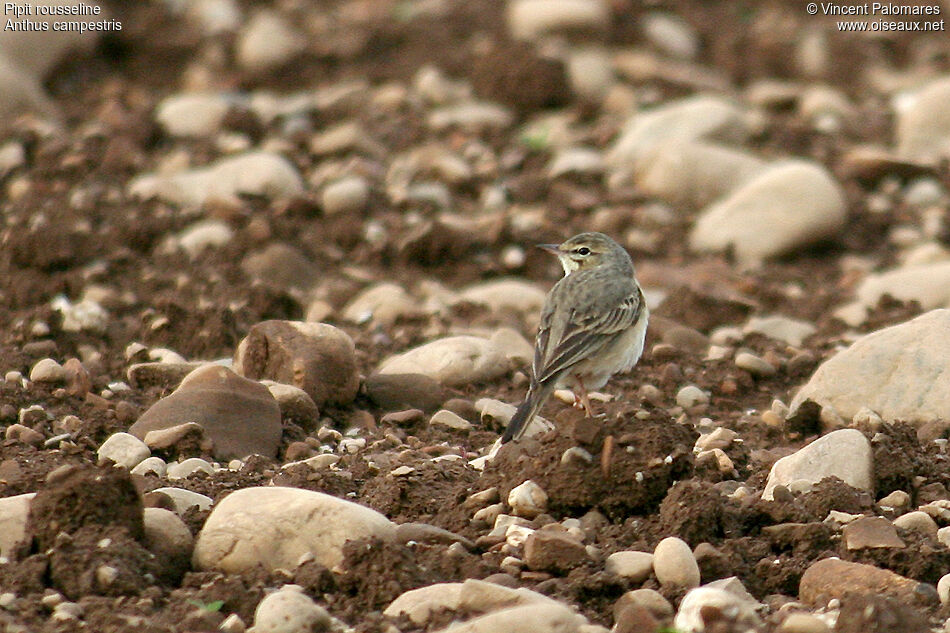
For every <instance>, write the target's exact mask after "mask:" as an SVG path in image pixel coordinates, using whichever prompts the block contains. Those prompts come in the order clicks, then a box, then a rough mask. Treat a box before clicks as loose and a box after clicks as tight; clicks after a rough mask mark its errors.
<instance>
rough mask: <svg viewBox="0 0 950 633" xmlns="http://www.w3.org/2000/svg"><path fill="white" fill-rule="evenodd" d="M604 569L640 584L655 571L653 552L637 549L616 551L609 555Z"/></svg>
mask: <svg viewBox="0 0 950 633" xmlns="http://www.w3.org/2000/svg"><path fill="white" fill-rule="evenodd" d="M604 569H605V570H606V571H607V573H608V574H615V575H617V576H622V577H623V578H626V579H627V580H629V581H630V582H632V583H634V584H639V583H642V582H643V581H644V580H646V579H647V578H649V577H650V574H652V573H653V554H651V553H649V552H636V551H623V552H614V553H613V554H611V555H610V556H608V557H607V562H606V564H605V566H604Z"/></svg>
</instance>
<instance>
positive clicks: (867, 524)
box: [841, 517, 906, 550]
mask: <svg viewBox="0 0 950 633" xmlns="http://www.w3.org/2000/svg"><path fill="white" fill-rule="evenodd" d="M841 533H842V535H843V536H844V542H845V544H846V545H847V546H848V549H850V550H855V549H870V548H877V547H895V548H903V547H906V545H905V544H904V541H903V540H901V537H899V536H898V535H897V528H895V527H894V524H893V523H891V522H890V521H888V520H887V519H885V518H884V517H862V518H860V519H857V520H856V521H852V522H851V523H849V524H847V525H846V526H844V529H842V530H841Z"/></svg>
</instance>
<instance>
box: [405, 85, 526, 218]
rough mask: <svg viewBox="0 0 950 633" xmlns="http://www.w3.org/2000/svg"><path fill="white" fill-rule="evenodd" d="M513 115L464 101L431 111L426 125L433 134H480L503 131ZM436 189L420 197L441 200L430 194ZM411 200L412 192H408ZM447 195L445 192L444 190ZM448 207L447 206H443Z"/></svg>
mask: <svg viewBox="0 0 950 633" xmlns="http://www.w3.org/2000/svg"><path fill="white" fill-rule="evenodd" d="M514 119H515V117H514V115H513V114H512V113H511V111H510V110H508V109H507V108H505V107H502V106H500V105H498V104H497V103H489V102H479V101H466V102H462V103H458V104H453V105H448V106H442V107H439V108H435V109H433V110H432V111H431V112H430V113H429V117H428V120H427V124H428V126H429V128H431V129H432V130H433V131H435V132H445V131H447V130H451V129H453V128H458V129H459V130H462V131H465V132H469V133H472V134H477V133H481V132H483V131H485V130H493V129H504V128H507V127H508V126H509V125H511V124H512V123H513V122H514ZM416 191H417V193H416V196H417V197H419V194H420V193H422V190H418V189H417V190H416ZM434 191H438V189H432V188H428V187H427V188H426V189H425V192H426V193H425V194H424V196H422V197H428V198H430V200H431V199H432V198H435V199H442V198H443V197H442V195H440V194H439V193H436V194H435V195H434V196H431V195H430V194H431V193H432V192H434ZM409 194H410V195H409V197H410V198H412V197H413V195H412V192H411V191H410V192H409ZM446 194H447V190H446ZM443 206H448V205H443Z"/></svg>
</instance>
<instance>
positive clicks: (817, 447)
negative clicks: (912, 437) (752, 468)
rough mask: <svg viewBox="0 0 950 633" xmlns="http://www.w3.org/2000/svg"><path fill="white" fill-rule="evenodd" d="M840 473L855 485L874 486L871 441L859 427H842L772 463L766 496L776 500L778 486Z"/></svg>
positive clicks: (850, 483)
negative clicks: (775, 491)
mask: <svg viewBox="0 0 950 633" xmlns="http://www.w3.org/2000/svg"><path fill="white" fill-rule="evenodd" d="M825 477H837V478H838V479H841V480H842V481H843V482H845V483H846V484H848V485H849V486H851V487H853V488H858V489H859V490H868V491H873V490H874V475H873V452H872V449H871V442H869V441H868V438H866V437H864V434H863V433H861V431H858V430H857V429H840V430H838V431H832V432H831V433H829V434H828V435H825V436H824V437H820V438H818V439H817V440H815V441H814V442H812V443H811V444H809V445H807V446H805V447H804V448H801V449H799V450H798V451H796V452H794V453H792V454H791V455H787V456H785V457H783V458H782V459H780V460H778V461H777V462H775V464H773V465H772V470H771V471H769V478H768V480H767V481H766V483H765V490H764V491H763V492H762V498H763V499H765V500H768V501H771V500H772V494H773V491H774V490H775V488H776V486H788V485H789V484H791V483H792V482H798V481H807V482H811V483H812V484H816V483H818V482H819V481H821V480H822V479H824V478H825Z"/></svg>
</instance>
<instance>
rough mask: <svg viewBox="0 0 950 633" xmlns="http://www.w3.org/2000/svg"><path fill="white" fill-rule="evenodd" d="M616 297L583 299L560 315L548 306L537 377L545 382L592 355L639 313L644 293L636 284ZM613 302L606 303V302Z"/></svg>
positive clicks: (539, 345)
mask: <svg viewBox="0 0 950 633" xmlns="http://www.w3.org/2000/svg"><path fill="white" fill-rule="evenodd" d="M630 285H631V286H632V288H630V289H629V292H623V293H618V294H617V295H616V299H614V300H613V301H610V300H609V299H610V297H605V299H607V301H601V302H598V303H597V304H592V303H587V304H584V303H582V304H581V305H578V306H570V307H567V308H566V313H565V314H563V315H561V314H558V313H557V312H555V311H553V310H545V312H544V314H542V318H541V327H540V328H539V330H538V337H537V340H536V341H535V350H534V353H535V356H534V367H533V369H534V379H535V381H536V382H539V383H543V382H545V381H546V380H550V379H551V378H554V377H556V376H557V375H559V374H560V373H562V372H563V371H565V370H566V369H568V368H569V367H571V366H573V365H574V364H576V363H578V362H580V361H582V360H585V359H587V358H589V357H590V356H591V355H592V354H595V353H597V352H598V351H600V349H601V347H602V346H603V345H604V344H605V343H606V342H607V341H609V340H610V339H611V338H613V337H614V336H615V335H616V334H618V333H620V332H623V331H624V330H626V329H627V328H629V327H630V326H632V325H633V324H634V323H636V321H637V319H638V318H639V317H640V313H641V312H642V310H643V304H644V301H643V293H642V292H641V291H640V288H639V287H638V286H637V285H636V284H630ZM611 303H612V304H613V307H609V308H608V307H607V305H605V304H608V305H609V304H611Z"/></svg>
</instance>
